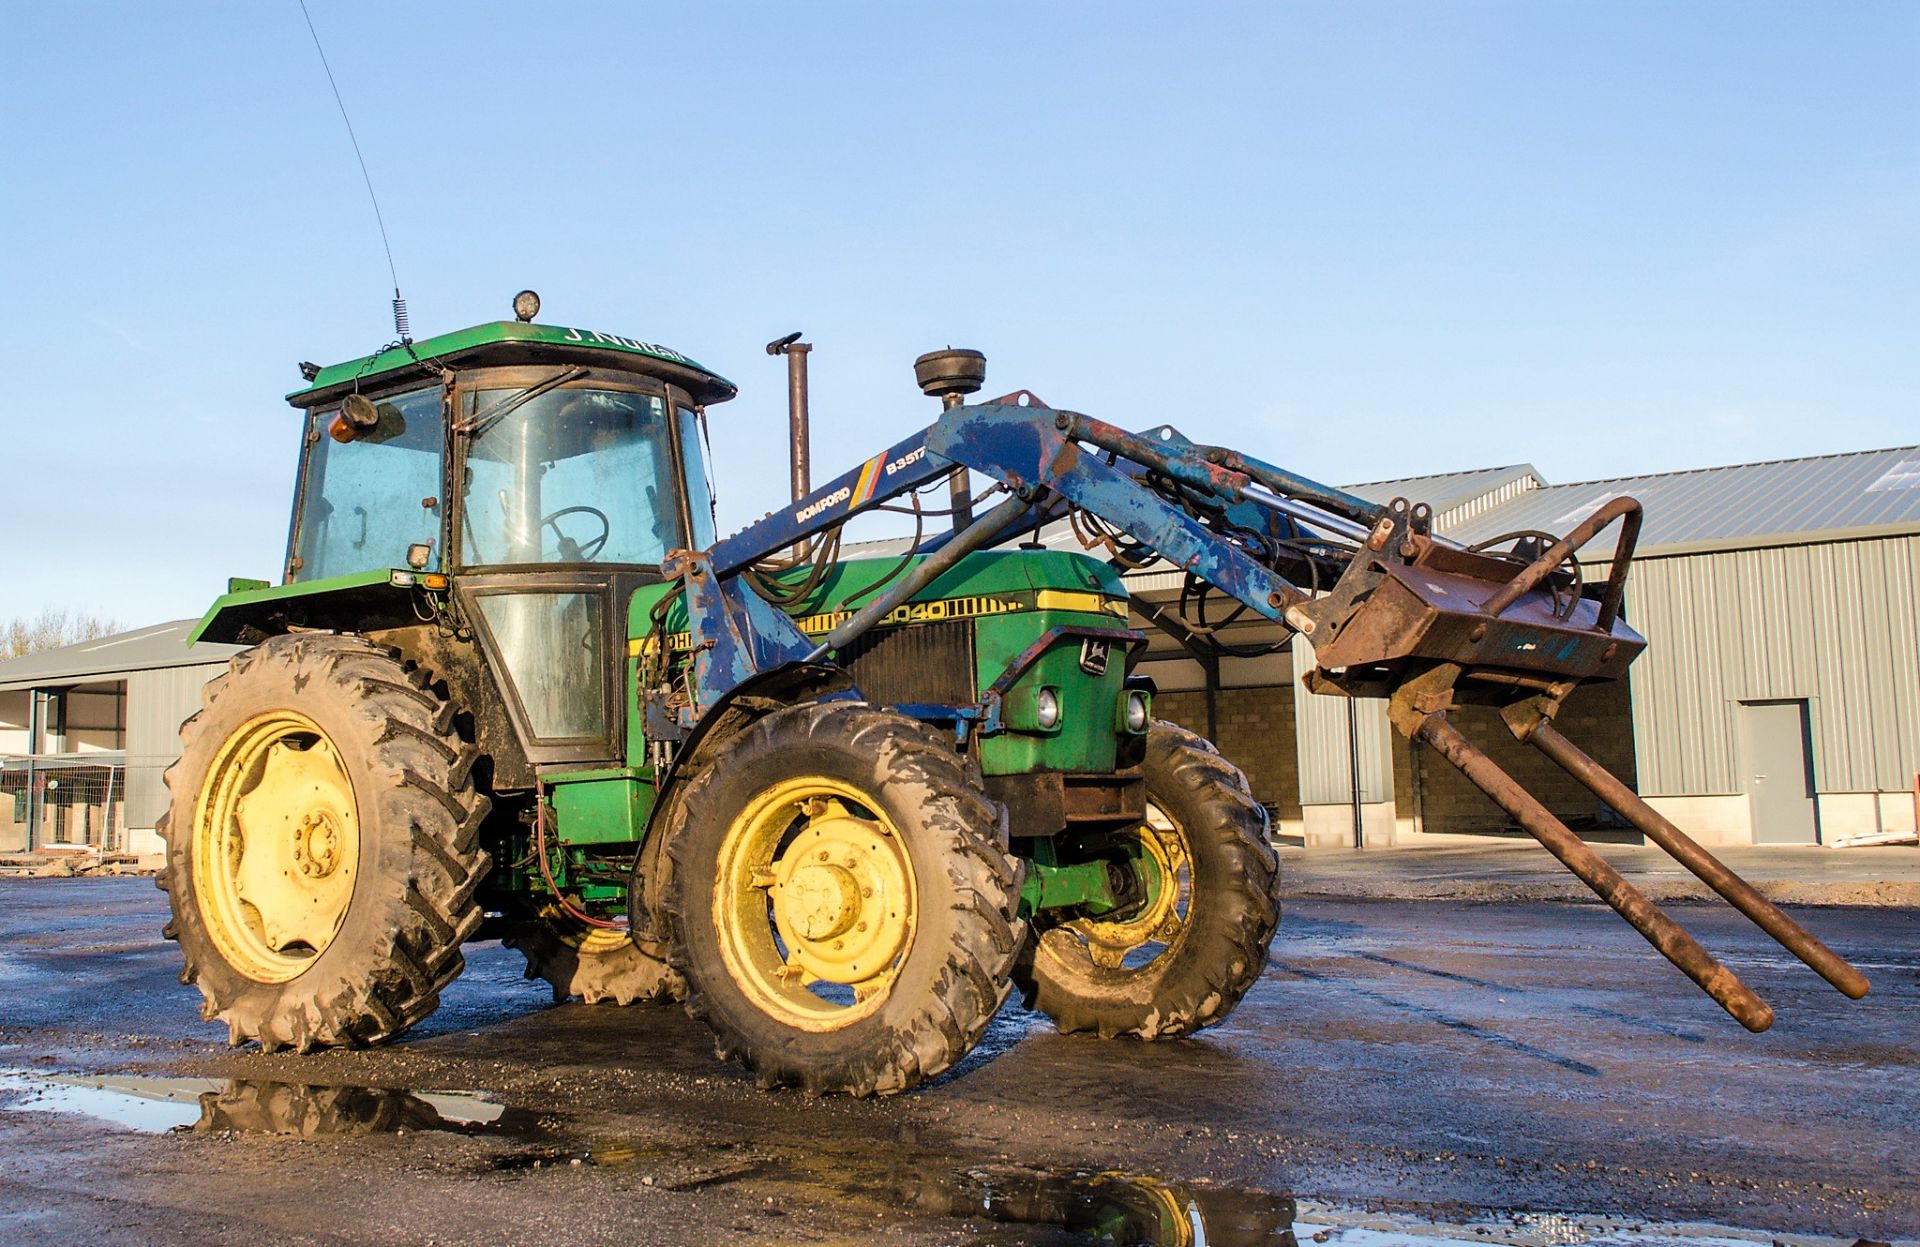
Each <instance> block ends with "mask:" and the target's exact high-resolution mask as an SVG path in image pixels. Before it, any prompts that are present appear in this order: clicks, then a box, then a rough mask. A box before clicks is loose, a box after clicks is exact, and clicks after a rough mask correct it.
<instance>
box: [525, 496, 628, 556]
mask: <svg viewBox="0 0 1920 1247" xmlns="http://www.w3.org/2000/svg"><path fill="white" fill-rule="evenodd" d="M569 515H591V516H592V517H593V518H594V519H596V520H599V521H600V532H599V533H598V534H597V535H596V536H593V537H589V538H588V539H587V540H586V542H585V543H584V544H583V543H580V542H576V541H575V540H574V539H573V538H571V537H569V536H567V535H566V534H565V533H564V532H562V531H560V525H559V524H558V523H557V521H559V520H561V519H564V518H565V517H567V516H569ZM540 526H541V527H542V528H551V529H552V530H553V535H554V536H555V537H558V538H559V539H560V560H559V561H560V562H562V563H591V562H592V561H593V559H594V556H595V555H597V554H599V553H600V551H602V550H604V549H606V548H607V538H608V537H609V536H611V535H612V534H613V525H612V523H611V522H609V521H608V519H607V513H606V512H605V511H602V510H601V509H600V508H598V507H561V508H560V509H559V510H558V511H555V512H554V513H553V514H552V515H549V516H547V517H545V518H544V519H542V520H541V521H540ZM569 547H571V549H569Z"/></svg>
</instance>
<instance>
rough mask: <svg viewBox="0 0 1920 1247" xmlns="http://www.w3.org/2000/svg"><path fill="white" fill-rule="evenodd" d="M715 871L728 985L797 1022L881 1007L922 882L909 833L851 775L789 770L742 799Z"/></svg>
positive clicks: (826, 1024)
mask: <svg viewBox="0 0 1920 1247" xmlns="http://www.w3.org/2000/svg"><path fill="white" fill-rule="evenodd" d="M718 866H719V869H718V872H717V874H716V877H715V881H714V895H713V901H714V909H713V916H714V922H715V925H716V928H717V930H718V933H719V936H720V950H719V951H720V955H721V957H722V959H723V960H724V961H725V964H726V967H727V971H728V973H729V974H730V975H731V976H732V978H733V981H734V983H735V984H736V985H737V986H738V987H739V988H740V990H741V991H743V992H744V993H746V995H747V996H748V997H749V998H750V999H751V1000H752V1001H753V1003H754V1005H755V1007H757V1008H759V1009H761V1010H762V1011H764V1012H765V1013H766V1014H767V1015H768V1016H770V1017H774V1018H778V1019H779V1020H780V1021H781V1022H782V1023H784V1024H786V1025H788V1026H792V1027H794V1028H795V1029H797V1030H808V1031H828V1030H834V1029H837V1028H839V1027H843V1026H848V1025H851V1024H852V1023H854V1022H857V1021H858V1020H860V1019H861V1018H863V1017H866V1016H868V1015H869V1014H871V1013H872V1012H873V1011H874V1010H876V1009H878V1008H880V1006H881V1005H882V1004H883V1003H884V1002H885V1000H886V998H887V993H888V990H889V989H890V988H891V986H892V985H893V982H894V979H895V978H896V977H897V976H898V975H899V972H900V967H901V966H902V965H903V964H904V963H905V960H906V957H907V953H908V950H909V949H911V948H912V946H913V939H914V931H915V926H916V917H917V913H916V909H915V906H916V904H917V899H916V898H917V892H916V888H915V884H914V874H913V861H912V857H911V855H910V854H909V852H908V849H907V844H906V841H905V840H904V839H903V838H902V837H901V835H900V833H899V831H898V829H897V828H895V827H894V825H893V824H892V823H891V822H890V821H889V819H888V818H887V816H886V814H885V813H883V812H881V811H880V807H879V806H878V805H876V804H875V803H874V802H873V800H872V799H871V798H870V797H869V796H868V795H867V794H865V793H863V792H862V791H861V790H860V789H858V788H857V787H855V786H854V785H852V784H848V783H845V782H843V781H840V780H837V779H832V778H829V777H826V776H821V775H803V776H795V777H794V778H792V779H789V780H786V781H784V782H782V783H779V784H776V785H774V786H773V787H771V788H769V789H767V790H766V791H765V792H762V793H760V794H759V795H758V796H757V797H755V798H753V799H752V800H751V801H749V802H748V803H747V804H746V806H745V808H743V809H742V810H741V811H740V813H739V814H738V815H736V816H735V818H734V820H733V823H732V825H731V827H729V829H728V831H727V833H726V837H725V840H724V841H723V843H722V845H721V849H720V860H719V863H718Z"/></svg>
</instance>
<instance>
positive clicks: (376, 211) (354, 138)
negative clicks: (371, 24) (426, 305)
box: [299, 0, 413, 346]
mask: <svg viewBox="0 0 1920 1247" xmlns="http://www.w3.org/2000/svg"><path fill="white" fill-rule="evenodd" d="M299 2H300V16H301V17H303V18H305V19H306V21H307V33H308V34H309V35H312V36H313V50H314V51H315V52H318V53H319V54H320V68H321V69H323V70H325V71H326V73H327V85H328V86H330V87H332V88H333V102H334V103H335V104H337V105H339V107H340V120H341V121H343V122H345V123H346V126H347V141H348V142H350V143H352V144H353V158H354V159H355V160H358V161H359V162H360V177H361V179H362V180H363V181H365V182H366V184H367V199H368V201H369V202H371V203H372V204H373V220H374V224H376V225H378V226H379V227H380V245H381V247H382V248H384V249H385V250H386V253H387V276H389V277H391V278H393V328H394V332H395V333H398V334H399V335H400V341H401V342H402V343H403V344H406V345H409V346H410V345H412V343H413V330H412V328H411V326H410V325H409V324H408V322H407V301H406V300H405V299H403V298H401V297H400V273H399V271H398V270H397V269H395V268H394V265H393V244H392V243H391V242H389V241H388V239H387V220H386V218H385V217H384V216H382V215H380V197H379V196H378V195H376V194H374V193H373V175H372V174H370V173H368V172H367V158H366V157H365V156H363V155H361V154H360V139H359V136H358V135H356V134H354V132H353V118H351V117H349V116H347V102H346V101H345V100H343V99H341V98H340V84H339V83H338V82H335V81H334V78H333V66H332V65H329V64H328V63H327V50H326V49H325V48H323V47H321V46H320V32H319V31H317V30H315V29H314V28H313V14H311V13H309V12H307V0H299Z"/></svg>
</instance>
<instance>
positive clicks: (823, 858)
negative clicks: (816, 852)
mask: <svg viewBox="0 0 1920 1247" xmlns="http://www.w3.org/2000/svg"><path fill="white" fill-rule="evenodd" d="M820 860H821V861H823V862H824V861H826V860H827V851H826V850H825V849H821V850H820Z"/></svg>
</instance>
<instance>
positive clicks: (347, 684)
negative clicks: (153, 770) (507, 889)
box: [158, 633, 488, 1052]
mask: <svg viewBox="0 0 1920 1247" xmlns="http://www.w3.org/2000/svg"><path fill="white" fill-rule="evenodd" d="M452 724H453V707H452V706H451V705H450V704H449V703H448V702H447V701H445V700H444V699H443V698H441V697H440V696H438V695H437V694H436V693H435V692H434V691H433V690H432V689H430V688H429V687H427V682H426V678H425V676H424V675H422V674H421V673H420V672H419V671H418V670H416V669H412V668H410V667H409V666H407V665H406V664H404V663H402V662H401V660H400V659H399V657H398V656H397V655H396V654H395V653H394V652H393V651H392V650H389V649H385V648H382V647H380V646H377V645H374V644H373V643H372V642H370V641H368V640H366V639H365V638H363V637H356V636H339V635H334V634H330V633H306V634H300V635H295V636H280V637H273V638H271V639H269V640H267V641H265V642H263V643H262V644H261V645H259V646H257V647H255V648H253V649H250V650H247V651H245V652H244V653H240V654H236V655H235V656H234V657H233V659H232V661H231V663H230V664H229V667H228V670H227V671H226V672H225V673H223V674H221V675H219V676H217V677H215V678H214V679H213V680H212V681H210V682H209V683H208V685H207V686H206V689H205V691H204V692H203V694H202V708H201V710H200V712H199V713H198V714H195V715H194V716H193V717H192V718H190V719H188V720H187V721H186V723H184V724H182V725H181V729H180V740H181V753H180V761H179V762H178V763H176V764H175V765H174V766H173V767H172V768H170V769H169V770H168V771H167V776H166V780H167V786H168V788H169V789H170V790H171V793H172V804H171V807H170V808H169V810H168V812H167V813H166V814H165V815H164V816H163V817H162V821H161V823H160V826H159V831H160V834H161V836H162V838H163V839H164V840H165V841H166V847H167V852H166V865H165V867H164V868H163V870H162V872H161V875H160V878H159V880H158V883H159V885H160V887H161V888H162V889H164V890H165V891H166V892H167V894H168V898H169V900H170V902H171V905H172V909H173V918H172V921H171V922H169V923H168V924H167V927H166V935H167V936H168V937H169V938H171V939H175V940H178V941H179V943H180V951H181V953H182V955H183V956H184V957H185V959H186V968H185V969H184V970H183V971H182V973H181V976H180V979H181V982H183V983H194V984H197V985H198V986H199V988H200V992H201V995H202V997H203V998H204V999H203V1003H202V1005H201V1010H200V1012H201V1016H202V1017H204V1018H206V1019H207V1020H209V1021H215V1020H217V1021H223V1022H225V1023H226V1024H227V1030H228V1037H229V1040H230V1041H231V1042H232V1043H234V1044H236V1045H238V1044H241V1043H245V1042H246V1041H247V1040H250V1039H251V1040H257V1041H258V1042H259V1043H260V1046H261V1047H263V1048H265V1049H267V1050H269V1051H273V1050H276V1049H280V1048H294V1049H297V1050H298V1051H301V1052H307V1051H310V1050H312V1049H314V1048H319V1047H329V1046H339V1045H359V1044H372V1043H380V1042H382V1041H385V1040H388V1039H391V1038H393V1037H394V1036H395V1035H398V1034H400V1033H401V1032H402V1031H404V1030H406V1029H407V1028H408V1027H409V1026H412V1025H413V1024H414V1023H416V1022H418V1021H420V1020H421V1019H422V1018H424V1017H426V1016H427V1015H428V1014H430V1013H432V1012H433V1010H434V1009H435V1008H436V1007H438V1005H439V1002H440V992H441V990H442V989H443V988H445V987H446V985H447V984H448V983H450V982H452V981H453V979H454V977H455V976H456V975H458V974H459V973H460V971H461V969H462V968H463V967H464V964H465V963H464V962H463V961H462V959H461V955H460V944H461V942H462V941H463V940H465V939H467V938H468V937H470V936H471V935H472V934H473V932H474V929H475V928H476V927H478V926H479V925H480V919H481V912H480V907H479V905H477V904H476V903H475V902H474V891H475V889H476V888H477V887H478V886H479V883H480V879H481V877H482V876H483V875H484V874H485V873H486V869H487V866H488V858H487V855H486V853H484V852H483V851H481V849H480V847H479V843H478V836H479V829H480V822H481V820H482V819H483V818H485V816H486V813H487V810H488V801H487V798H486V797H484V796H482V795H480V794H479V793H477V792H476V791H475V790H474V786H473V780H472V777H471V774H470V772H471V770H472V766H473V761H474V756H475V754H474V749H473V746H472V745H470V744H467V743H466V742H464V741H463V740H461V738H460V737H459V735H458V734H457V733H456V732H455V730H454V728H453V726H452Z"/></svg>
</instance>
